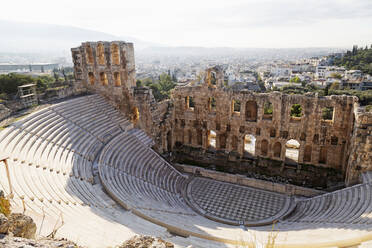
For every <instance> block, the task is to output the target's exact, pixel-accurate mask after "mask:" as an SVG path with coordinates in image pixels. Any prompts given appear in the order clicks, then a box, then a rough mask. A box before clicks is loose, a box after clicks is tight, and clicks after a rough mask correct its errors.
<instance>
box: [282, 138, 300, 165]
mask: <svg viewBox="0 0 372 248" xmlns="http://www.w3.org/2000/svg"><path fill="white" fill-rule="evenodd" d="M299 154H300V142H298V141H297V140H295V139H290V140H288V141H287V142H286V143H285V160H286V161H288V162H296V163H298V157H299Z"/></svg>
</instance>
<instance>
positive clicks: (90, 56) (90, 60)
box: [85, 44, 94, 64]
mask: <svg viewBox="0 0 372 248" xmlns="http://www.w3.org/2000/svg"><path fill="white" fill-rule="evenodd" d="M85 53H86V59H87V63H88V64H94V58H93V50H92V47H91V46H90V44H88V45H87V46H86V48H85Z"/></svg>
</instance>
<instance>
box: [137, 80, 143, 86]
mask: <svg viewBox="0 0 372 248" xmlns="http://www.w3.org/2000/svg"><path fill="white" fill-rule="evenodd" d="M136 87H138V88H140V87H142V82H141V80H139V79H137V81H136Z"/></svg>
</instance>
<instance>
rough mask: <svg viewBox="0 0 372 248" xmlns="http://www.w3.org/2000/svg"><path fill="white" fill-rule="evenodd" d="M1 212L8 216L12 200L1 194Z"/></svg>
mask: <svg viewBox="0 0 372 248" xmlns="http://www.w3.org/2000/svg"><path fill="white" fill-rule="evenodd" d="M0 213H2V214H4V215H5V216H6V217H8V216H9V215H10V213H11V210H10V201H9V199H8V198H6V197H4V196H0Z"/></svg>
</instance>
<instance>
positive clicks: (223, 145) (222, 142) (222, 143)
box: [218, 133, 227, 149]
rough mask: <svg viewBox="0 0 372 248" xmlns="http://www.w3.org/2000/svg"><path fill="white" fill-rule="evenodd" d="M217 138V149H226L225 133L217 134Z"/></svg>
mask: <svg viewBox="0 0 372 248" xmlns="http://www.w3.org/2000/svg"><path fill="white" fill-rule="evenodd" d="M218 137H219V147H220V148H221V149H226V139H227V137H226V133H222V134H219V135H218Z"/></svg>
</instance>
